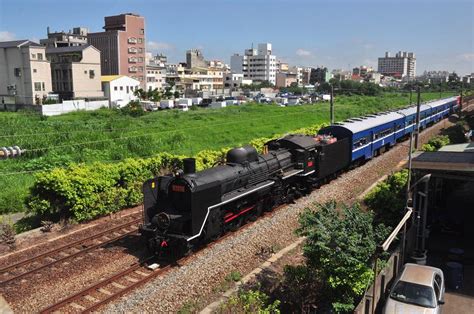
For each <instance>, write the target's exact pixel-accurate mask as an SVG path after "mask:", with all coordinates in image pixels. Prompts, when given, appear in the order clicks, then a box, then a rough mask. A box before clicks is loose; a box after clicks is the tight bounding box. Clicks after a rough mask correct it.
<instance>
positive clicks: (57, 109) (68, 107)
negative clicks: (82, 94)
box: [41, 100, 109, 116]
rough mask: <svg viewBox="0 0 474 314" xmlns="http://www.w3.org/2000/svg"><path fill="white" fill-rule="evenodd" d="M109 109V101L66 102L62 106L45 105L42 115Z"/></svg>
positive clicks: (42, 107)
mask: <svg viewBox="0 0 474 314" xmlns="http://www.w3.org/2000/svg"><path fill="white" fill-rule="evenodd" d="M104 107H106V108H108V107H109V102H108V101H107V100H98V101H84V100H66V101H64V102H63V103H61V104H52V105H43V106H41V114H42V115H43V116H57V115H61V114H64V113H68V112H73V111H78V110H87V111H89V110H97V109H100V108H104Z"/></svg>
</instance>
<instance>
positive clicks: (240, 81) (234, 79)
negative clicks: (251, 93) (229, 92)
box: [224, 73, 252, 89]
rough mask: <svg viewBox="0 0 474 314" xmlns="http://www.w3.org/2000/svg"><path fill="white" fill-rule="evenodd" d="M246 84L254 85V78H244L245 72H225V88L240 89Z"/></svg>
mask: <svg viewBox="0 0 474 314" xmlns="http://www.w3.org/2000/svg"><path fill="white" fill-rule="evenodd" d="M244 85H252V80H247V79H244V75H243V74H237V73H224V88H231V89H238V88H241V87H242V86H244Z"/></svg>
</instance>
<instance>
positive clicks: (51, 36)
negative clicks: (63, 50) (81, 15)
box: [40, 27, 89, 48]
mask: <svg viewBox="0 0 474 314" xmlns="http://www.w3.org/2000/svg"><path fill="white" fill-rule="evenodd" d="M88 32H89V30H88V29H87V28H85V27H74V28H73V29H72V32H71V31H69V32H64V31H61V32H50V30H49V27H48V28H47V36H48V38H45V39H40V44H41V45H43V46H46V47H48V48H51V47H55V48H58V47H71V46H83V45H87V34H88Z"/></svg>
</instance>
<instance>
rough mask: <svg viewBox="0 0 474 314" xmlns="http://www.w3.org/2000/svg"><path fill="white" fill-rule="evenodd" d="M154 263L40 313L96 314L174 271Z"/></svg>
mask: <svg viewBox="0 0 474 314" xmlns="http://www.w3.org/2000/svg"><path fill="white" fill-rule="evenodd" d="M284 206H286V205H285V204H283V205H279V206H277V207H275V208H274V209H273V210H272V211H270V212H265V213H264V214H263V215H262V216H261V217H260V218H264V217H267V216H269V215H272V213H274V212H275V211H277V210H279V209H281V208H283V207H284ZM257 220H258V219H257ZM254 222H255V221H249V222H248V223H246V224H245V225H243V226H242V227H241V228H239V229H238V230H236V231H229V232H227V233H226V234H224V235H223V236H222V237H221V238H219V239H218V240H216V241H213V242H211V243H209V244H207V245H205V246H203V247H201V248H200V249H198V250H197V251H196V252H194V253H193V254H192V255H190V256H186V257H183V258H181V259H179V260H178V261H176V263H174V264H173V265H182V264H183V263H184V262H185V261H186V260H188V259H189V258H192V257H193V256H194V255H195V254H196V253H198V252H199V251H201V250H203V249H206V248H209V247H212V246H214V245H216V244H218V243H220V242H222V241H223V240H225V239H226V238H227V237H229V236H231V235H233V234H234V233H237V232H241V231H243V230H244V229H246V228H248V227H250V226H252V225H253V224H254ZM152 260H153V257H149V258H147V259H145V260H144V261H142V262H137V263H134V264H132V265H130V267H129V268H127V269H125V270H123V271H120V272H118V273H116V274H114V275H112V276H110V277H109V278H106V279H104V280H102V281H100V282H98V283H96V284H93V285H91V286H89V287H87V288H85V289H83V290H81V291H79V292H77V293H74V294H73V295H71V296H69V297H67V298H65V299H63V300H61V301H59V302H57V303H55V304H53V305H51V306H48V307H46V308H44V309H42V310H41V311H40V313H42V314H46V313H56V312H62V311H64V312H71V311H77V312H80V313H91V312H93V311H96V310H97V309H98V308H100V307H101V306H104V305H105V304H107V303H109V302H110V301H113V300H115V299H118V298H119V297H121V296H122V295H124V294H126V293H127V292H130V291H132V290H133V289H134V288H136V287H138V286H140V285H143V284H145V283H146V282H148V281H150V280H151V279H153V278H156V277H158V276H159V275H162V274H163V273H165V272H166V271H168V270H170V269H171V268H173V266H172V265H166V266H164V267H161V268H157V269H155V270H152V269H150V268H149V267H148V266H147V263H148V262H150V261H152Z"/></svg>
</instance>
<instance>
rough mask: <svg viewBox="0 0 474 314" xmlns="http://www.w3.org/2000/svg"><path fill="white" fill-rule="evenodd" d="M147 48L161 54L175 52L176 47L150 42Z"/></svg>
mask: <svg viewBox="0 0 474 314" xmlns="http://www.w3.org/2000/svg"><path fill="white" fill-rule="evenodd" d="M146 48H147V50H149V51H155V52H160V51H166V50H173V49H174V46H173V45H172V44H168V43H163V42H157V41H149V42H148V43H147V44H146Z"/></svg>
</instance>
